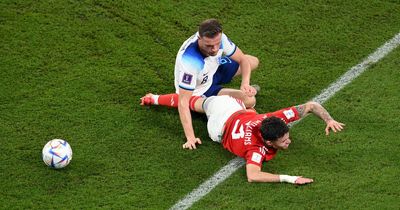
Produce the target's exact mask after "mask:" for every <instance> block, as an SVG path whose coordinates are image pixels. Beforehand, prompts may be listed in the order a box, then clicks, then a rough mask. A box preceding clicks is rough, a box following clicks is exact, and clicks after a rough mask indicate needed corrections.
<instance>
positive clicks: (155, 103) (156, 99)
mask: <svg viewBox="0 0 400 210" xmlns="http://www.w3.org/2000/svg"><path fill="white" fill-rule="evenodd" d="M158 97H160V96H159V95H153V96H152V97H151V98H152V99H153V100H154V105H158Z"/></svg>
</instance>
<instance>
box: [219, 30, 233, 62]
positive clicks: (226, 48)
mask: <svg viewBox="0 0 400 210" xmlns="http://www.w3.org/2000/svg"><path fill="white" fill-rule="evenodd" d="M221 48H222V50H223V55H225V56H227V57H230V56H232V55H233V54H234V53H235V51H236V45H235V44H234V43H233V42H232V41H231V40H230V39H229V38H228V37H227V36H226V35H225V34H224V33H222V37H221Z"/></svg>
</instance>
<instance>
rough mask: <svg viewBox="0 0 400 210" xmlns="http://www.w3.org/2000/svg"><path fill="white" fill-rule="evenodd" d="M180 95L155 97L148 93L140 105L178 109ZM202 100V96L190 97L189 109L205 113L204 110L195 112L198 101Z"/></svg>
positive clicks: (172, 94)
mask: <svg viewBox="0 0 400 210" xmlns="http://www.w3.org/2000/svg"><path fill="white" fill-rule="evenodd" d="M178 98H179V97H178V94H177V93H171V94H164V95H155V94H152V93H148V94H146V95H145V96H143V97H142V98H140V100H141V102H140V105H142V106H153V105H158V106H166V107H173V108H177V107H178ZM199 99H202V98H201V97H200V96H192V97H190V100H189V108H190V110H192V111H196V112H200V113H204V111H203V110H202V109H198V110H195V109H196V108H195V104H196V101H197V100H199ZM201 101H202V100H201Z"/></svg>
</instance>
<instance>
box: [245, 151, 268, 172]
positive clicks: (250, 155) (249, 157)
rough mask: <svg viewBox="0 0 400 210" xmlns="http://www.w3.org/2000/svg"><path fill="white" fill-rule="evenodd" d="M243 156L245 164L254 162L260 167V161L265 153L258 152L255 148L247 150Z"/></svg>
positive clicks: (261, 161)
mask: <svg viewBox="0 0 400 210" xmlns="http://www.w3.org/2000/svg"><path fill="white" fill-rule="evenodd" d="M244 158H245V159H246V164H254V165H257V166H259V167H260V168H261V167H262V163H263V161H264V159H265V155H263V154H262V153H260V152H258V151H257V150H250V151H247V153H246V156H245V157H244Z"/></svg>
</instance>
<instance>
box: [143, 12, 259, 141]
mask: <svg viewBox="0 0 400 210" xmlns="http://www.w3.org/2000/svg"><path fill="white" fill-rule="evenodd" d="M258 63H259V61H258V59H257V58H256V57H254V56H251V55H245V54H244V53H243V52H242V51H241V50H240V49H239V48H238V47H237V46H236V45H235V44H234V43H233V42H232V41H231V40H230V39H229V38H228V37H227V36H226V35H225V34H224V33H223V32H222V26H221V24H220V23H219V22H218V21H217V20H215V19H209V20H206V21H204V22H202V23H201V24H200V26H199V31H198V32H196V33H195V34H194V35H193V36H191V37H190V38H189V39H187V40H186V41H185V42H184V43H183V45H182V46H181V48H180V49H179V52H178V54H177V57H176V61H175V89H176V93H175V94H166V95H153V94H147V95H146V96H144V97H142V98H141V104H142V105H164V106H169V107H178V110H179V116H180V119H181V122H182V126H183V130H184V132H185V136H186V140H187V141H186V143H185V144H184V145H183V146H184V147H185V148H188V149H196V144H201V140H200V139H199V138H197V137H196V136H195V134H194V131H193V126H192V117H191V113H190V109H193V105H194V99H196V98H198V97H202V96H203V97H209V96H215V95H230V96H232V97H235V98H238V99H240V100H242V101H243V102H244V104H245V105H246V107H252V106H254V105H255V102H256V99H255V94H256V93H257V90H256V89H255V88H254V87H252V86H251V85H250V74H251V71H252V70H253V69H255V68H257V66H258ZM236 75H242V82H241V87H240V90H237V89H229V88H223V87H222V86H221V85H222V84H226V83H229V82H230V81H231V80H232V78H233V77H234V76H236Z"/></svg>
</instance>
